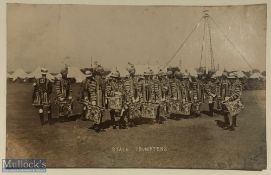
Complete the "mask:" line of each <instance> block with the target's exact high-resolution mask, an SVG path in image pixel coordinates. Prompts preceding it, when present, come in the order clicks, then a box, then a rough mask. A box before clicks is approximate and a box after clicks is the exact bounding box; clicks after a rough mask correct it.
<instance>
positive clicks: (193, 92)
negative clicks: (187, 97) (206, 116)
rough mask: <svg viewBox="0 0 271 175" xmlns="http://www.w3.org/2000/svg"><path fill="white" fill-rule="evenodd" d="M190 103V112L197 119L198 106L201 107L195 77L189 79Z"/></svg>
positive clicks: (199, 87) (199, 91)
mask: <svg viewBox="0 0 271 175" xmlns="http://www.w3.org/2000/svg"><path fill="white" fill-rule="evenodd" d="M191 80H192V82H191V102H192V109H193V110H192V112H193V114H194V115H195V116H196V117H197V116H199V115H200V105H201V86H200V83H199V81H198V80H197V77H196V76H193V77H192V78H191Z"/></svg>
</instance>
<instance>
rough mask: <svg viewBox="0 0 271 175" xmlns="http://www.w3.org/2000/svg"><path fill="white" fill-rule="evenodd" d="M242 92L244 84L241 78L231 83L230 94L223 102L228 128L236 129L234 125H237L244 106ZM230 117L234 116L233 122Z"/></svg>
mask: <svg viewBox="0 0 271 175" xmlns="http://www.w3.org/2000/svg"><path fill="white" fill-rule="evenodd" d="M241 94H242V84H241V82H240V81H239V79H236V80H234V81H233V82H232V83H230V85H229V96H228V97H225V101H223V102H222V109H223V112H224V119H225V124H226V126H228V127H227V128H226V129H230V130H234V127H236V120H237V115H238V114H239V113H240V112H241V111H242V109H243V108H244V106H243V104H242V103H241ZM230 117H231V118H232V123H230Z"/></svg>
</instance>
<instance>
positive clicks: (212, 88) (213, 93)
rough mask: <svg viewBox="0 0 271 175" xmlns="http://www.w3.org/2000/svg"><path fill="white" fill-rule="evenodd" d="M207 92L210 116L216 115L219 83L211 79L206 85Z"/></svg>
mask: <svg viewBox="0 0 271 175" xmlns="http://www.w3.org/2000/svg"><path fill="white" fill-rule="evenodd" d="M205 90H206V94H207V96H208V103H209V112H210V116H213V115H214V103H215V100H216V97H217V83H216V82H214V81H209V82H208V83H207V84H206V86H205Z"/></svg>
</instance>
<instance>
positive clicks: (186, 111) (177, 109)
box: [168, 100, 192, 115]
mask: <svg viewBox="0 0 271 175" xmlns="http://www.w3.org/2000/svg"><path fill="white" fill-rule="evenodd" d="M191 106H192V103H189V102H186V103H182V102H181V101H175V100H173V101H170V102H169V106H168V107H169V113H174V114H181V115H190V113H191Z"/></svg>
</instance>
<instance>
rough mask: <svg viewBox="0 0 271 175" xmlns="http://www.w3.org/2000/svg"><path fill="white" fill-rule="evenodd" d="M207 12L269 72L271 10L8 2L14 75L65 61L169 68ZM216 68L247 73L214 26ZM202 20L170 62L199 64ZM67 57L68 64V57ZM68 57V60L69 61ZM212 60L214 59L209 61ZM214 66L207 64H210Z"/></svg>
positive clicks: (259, 7) (58, 65) (10, 65)
mask: <svg viewBox="0 0 271 175" xmlns="http://www.w3.org/2000/svg"><path fill="white" fill-rule="evenodd" d="M204 9H208V10H209V14H210V16H212V17H213V19H214V20H215V21H216V23H217V24H218V25H219V27H220V29H221V30H223V32H225V33H226V35H227V36H228V37H229V38H230V39H231V40H232V41H233V43H235V45H236V46H237V48H238V49H239V50H240V51H241V52H242V53H243V55H244V56H245V57H246V59H247V61H248V62H249V63H250V64H251V65H252V66H253V68H256V69H260V70H265V64H266V54H265V52H266V5H255V6H227V7H223V6H219V7H185V6H96V5H26V4H8V9H7V49H8V50H7V57H8V58H7V64H8V65H7V66H8V71H13V70H15V69H17V68H23V69H24V70H26V71H31V70H33V69H34V68H36V67H37V66H45V67H47V68H48V69H49V71H50V72H58V71H59V70H60V69H61V68H62V67H63V65H64V62H65V63H67V64H68V65H71V66H77V67H80V68H84V67H89V66H90V58H91V56H92V58H93V60H94V61H98V62H100V63H101V64H102V65H104V66H105V67H108V68H112V67H116V66H120V67H124V66H126V65H127V62H128V61H129V62H132V63H134V64H149V65H154V64H160V65H163V64H165V63H166V62H167V61H168V60H169V59H170V58H171V57H172V55H173V54H174V52H175V51H176V50H177V48H178V47H179V45H180V44H181V43H182V41H184V39H185V38H186V36H187V35H188V34H189V33H190V31H191V30H192V29H193V27H194V26H195V24H196V23H197V22H198V21H199V19H200V18H201V16H202V11H203V10H204ZM211 35H212V43H213V51H214V59H215V65H217V64H219V66H220V68H226V69H228V70H237V69H238V70H249V67H248V65H247V64H246V63H245V62H244V61H243V59H242V58H241V57H240V56H239V54H238V52H237V51H236V50H235V49H234V48H233V47H232V45H231V44H230V43H229V42H228V41H227V40H226V39H225V38H223V36H222V35H221V33H220V32H219V31H218V30H217V29H216V26H215V25H214V24H213V23H211ZM202 37H203V23H201V25H200V26H199V27H198V29H197V30H196V31H195V33H193V34H192V36H191V38H190V39H189V40H188V42H187V43H186V44H185V46H184V47H183V49H182V50H181V52H179V53H178V54H177V56H176V58H175V59H174V60H173V61H172V62H171V63H170V65H178V64H179V60H180V59H182V67H183V68H186V69H188V70H190V69H194V68H195V67H198V66H199V61H200V51H201V45H202ZM65 57H69V59H64V58H65ZM64 60H65V61H64ZM207 60H208V59H207ZM207 63H208V61H207Z"/></svg>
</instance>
